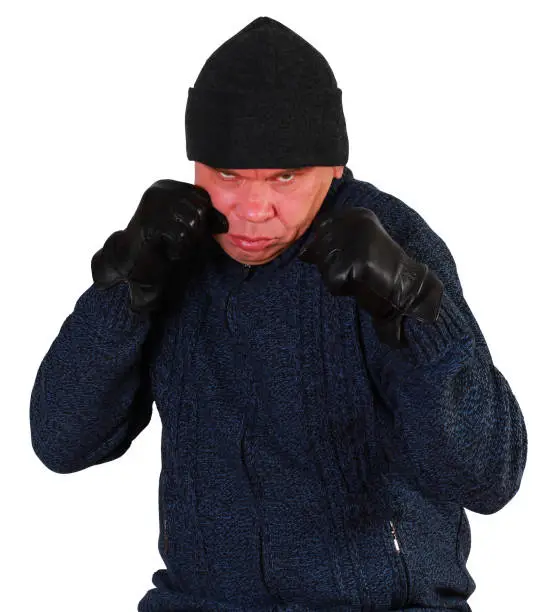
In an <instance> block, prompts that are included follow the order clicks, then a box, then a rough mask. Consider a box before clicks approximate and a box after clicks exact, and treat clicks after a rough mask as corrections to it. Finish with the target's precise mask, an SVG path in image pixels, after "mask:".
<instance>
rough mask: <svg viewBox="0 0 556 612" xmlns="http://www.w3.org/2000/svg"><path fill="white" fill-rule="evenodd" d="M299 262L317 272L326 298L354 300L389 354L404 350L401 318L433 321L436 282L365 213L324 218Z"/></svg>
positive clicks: (440, 287)
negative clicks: (314, 265)
mask: <svg viewBox="0 0 556 612" xmlns="http://www.w3.org/2000/svg"><path fill="white" fill-rule="evenodd" d="M299 258H300V259H301V261H304V262H307V263H312V264H316V265H317V266H318V268H319V272H320V273H321V275H322V277H323V281H324V283H325V285H326V287H327V289H328V290H329V291H330V293H331V294H332V295H351V296H354V297H355V298H356V299H357V302H358V303H359V304H360V306H361V307H362V308H364V309H365V310H367V311H368V312H369V313H370V314H371V316H372V317H373V325H374V327H375V330H376V332H377V336H378V338H379V340H380V341H381V342H384V343H386V344H388V345H389V346H391V347H392V348H401V347H406V346H407V340H406V339H405V337H404V336H403V330H402V318H403V317H414V318H416V319H419V320H421V321H424V322H426V321H428V322H434V321H436V319H437V318H438V311H439V309H440V302H441V299H442V294H443V290H444V286H443V284H442V282H441V281H440V280H439V278H438V277H437V276H436V274H435V273H434V272H433V271H432V270H430V269H429V267H428V266H427V265H426V264H421V263H419V262H417V261H414V260H413V259H411V258H410V257H409V256H408V255H407V254H406V253H405V252H404V250H403V249H402V248H401V247H400V246H399V245H398V244H397V243H396V242H395V241H394V240H393V239H392V237H391V236H390V235H389V234H388V233H387V232H386V230H385V229H384V227H383V226H382V224H381V223H380V221H379V219H378V217H377V215H376V214H375V213H374V212H373V211H371V210H368V209H366V208H362V207H353V208H351V209H348V210H345V211H342V212H340V213H336V214H335V215H329V216H328V217H327V218H325V219H324V221H322V222H321V223H320V224H319V225H318V226H317V228H316V233H315V237H314V239H313V240H312V241H311V243H310V244H307V245H304V247H303V248H302V249H301V251H300V253H299Z"/></svg>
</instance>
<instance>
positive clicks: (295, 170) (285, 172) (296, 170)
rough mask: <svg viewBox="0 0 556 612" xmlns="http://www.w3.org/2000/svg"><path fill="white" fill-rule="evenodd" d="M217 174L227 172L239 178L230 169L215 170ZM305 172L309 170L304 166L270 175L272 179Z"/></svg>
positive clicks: (285, 169)
mask: <svg viewBox="0 0 556 612" xmlns="http://www.w3.org/2000/svg"><path fill="white" fill-rule="evenodd" d="M215 170H216V171H217V172H225V173H226V174H233V175H234V176H239V174H238V173H237V172H234V171H233V170H230V169H229V168H215ZM303 170H308V168H307V166H302V167H299V168H284V170H279V171H278V172H275V173H274V174H271V175H270V178H274V177H275V176H281V175H282V174H287V173H289V172H302V171H303Z"/></svg>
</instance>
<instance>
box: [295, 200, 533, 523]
mask: <svg viewBox="0 0 556 612" xmlns="http://www.w3.org/2000/svg"><path fill="white" fill-rule="evenodd" d="M415 219H416V224H415V225H414V227H413V230H412V233H411V235H410V237H409V239H405V240H403V248H402V247H401V245H400V244H398V243H397V242H396V241H395V240H394V239H393V238H392V237H391V236H390V234H389V233H388V232H387V231H386V229H385V228H384V227H383V225H382V224H381V222H380V220H379V219H378V217H377V215H376V214H375V213H374V212H373V211H371V210H369V209H367V208H365V207H353V208H351V209H348V210H345V211H341V212H339V213H337V214H334V215H330V216H328V217H327V218H326V219H324V220H323V221H322V222H321V223H320V224H319V226H318V228H317V231H316V235H315V238H314V240H313V241H312V242H310V243H308V244H307V245H306V246H304V247H303V248H302V250H301V252H300V254H299V257H300V259H301V260H302V261H304V262H306V263H309V264H315V265H317V266H318V268H319V271H320V273H321V275H322V278H323V281H324V283H325V285H326V287H327V288H328V290H329V291H330V292H331V293H332V294H333V295H339V296H340V295H341V296H354V297H355V298H356V302H357V304H358V305H359V315H360V316H359V323H360V330H361V332H362V339H361V343H362V344H363V348H364V350H365V359H366V363H367V369H368V372H369V376H370V378H372V379H373V381H374V383H375V386H376V391H377V393H378V394H379V395H380V396H381V398H382V400H383V404H385V405H386V406H387V407H388V408H389V409H390V417H391V421H392V420H393V429H391V430H390V433H391V434H392V436H390V435H389V434H388V432H386V434H385V435H386V441H387V442H390V441H391V440H390V438H391V437H392V439H393V440H392V441H393V442H394V443H393V444H392V446H391V448H390V455H391V460H392V461H393V462H394V466H393V467H394V468H395V469H401V471H402V472H404V473H407V474H411V475H412V476H413V477H414V478H416V480H417V481H418V482H419V484H420V486H421V488H422V489H424V490H425V491H428V493H429V494H430V495H431V496H434V497H435V498H437V499H442V500H446V501H453V502H456V503H459V504H460V505H462V506H464V507H466V508H468V509H469V510H472V511H474V512H478V513H481V514H491V513H493V512H496V511H498V510H499V509H501V508H502V507H503V506H504V505H505V504H506V503H507V502H508V501H509V500H510V499H511V498H512V497H513V496H514V495H515V494H516V492H517V490H518V489H519V486H520V484H521V478H522V474H523V471H524V468H525V462H526V457H527V432H526V428H525V422H524V419H523V415H522V413H521V410H520V408H519V405H518V403H517V401H516V398H515V397H514V395H513V393H512V391H511V389H510V386H509V384H508V382H507V381H506V380H505V378H504V377H503V376H502V374H501V373H500V372H499V371H498V369H497V368H496V367H495V366H494V364H493V362H492V358H491V355H490V352H489V350H488V347H487V344H486V342H485V339H484V337H483V334H482V333H481V330H480V329H479V326H478V324H477V321H476V320H475V317H474V316H473V314H472V313H471V310H470V309H469V306H468V304H467V302H466V300H465V299H464V297H463V292H462V288H461V284H460V281H459V278H458V274H457V269H456V264H455V262H454V259H453V257H452V254H451V253H450V251H449V249H448V247H447V246H446V244H445V242H444V241H443V240H442V239H441V238H440V237H439V236H438V235H437V234H435V232H433V230H432V229H431V228H430V227H429V226H428V224H427V223H426V222H425V221H424V219H422V218H421V217H420V216H419V215H417V216H416V217H415ZM377 399H378V398H377ZM377 416H379V417H380V416H381V415H380V414H379V415H377ZM383 423H384V421H383Z"/></svg>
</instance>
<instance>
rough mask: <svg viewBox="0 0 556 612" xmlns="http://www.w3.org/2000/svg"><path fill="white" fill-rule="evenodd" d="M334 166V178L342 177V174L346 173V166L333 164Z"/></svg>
mask: <svg viewBox="0 0 556 612" xmlns="http://www.w3.org/2000/svg"><path fill="white" fill-rule="evenodd" d="M333 168H334V178H336V179H339V178H342V174H343V173H344V166H333Z"/></svg>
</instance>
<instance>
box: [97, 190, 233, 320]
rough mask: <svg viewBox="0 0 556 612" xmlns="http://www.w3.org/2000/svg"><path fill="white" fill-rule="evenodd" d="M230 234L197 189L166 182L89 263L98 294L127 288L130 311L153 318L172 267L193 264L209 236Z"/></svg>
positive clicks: (224, 221)
mask: <svg viewBox="0 0 556 612" xmlns="http://www.w3.org/2000/svg"><path fill="white" fill-rule="evenodd" d="M227 231H228V221H227V219H226V217H225V216H224V215H223V214H222V213H220V212H219V211H218V210H217V209H216V208H214V206H213V204H212V202H211V199H210V196H209V194H208V192H207V191H206V190H205V189H203V188H202V187H199V186H198V185H191V184H189V183H182V182H180V181H174V180H172V179H162V180H159V181H156V182H155V183H153V184H152V185H151V186H150V187H149V188H148V189H147V190H146V191H145V193H144V194H143V197H142V198H141V201H140V203H139V206H138V208H137V210H136V212H135V214H134V215H133V217H132V218H131V221H130V222H129V224H128V226H127V228H126V229H125V230H118V231H117V232H114V233H113V234H111V235H110V236H109V237H108V239H107V240H106V242H105V243H104V246H103V247H102V249H100V250H99V251H97V252H96V253H95V254H94V255H93V258H92V260H91V271H92V274H93V281H94V284H95V286H96V287H98V288H99V289H106V288H108V287H111V286H112V285H115V284H116V283H119V282H127V283H128V285H129V294H130V304H129V306H130V308H131V310H133V311H134V312H136V313H144V312H151V311H153V310H155V309H156V308H157V307H158V305H159V304H160V301H161V297H162V294H163V291H164V288H165V284H166V281H167V279H168V277H169V275H170V272H171V270H172V268H173V266H174V264H175V263H176V262H178V261H183V260H184V259H188V258H191V257H192V256H193V254H194V253H195V251H196V250H197V249H199V248H202V243H203V241H204V240H206V239H209V238H210V235H211V234H219V233H225V232H227Z"/></svg>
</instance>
